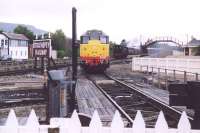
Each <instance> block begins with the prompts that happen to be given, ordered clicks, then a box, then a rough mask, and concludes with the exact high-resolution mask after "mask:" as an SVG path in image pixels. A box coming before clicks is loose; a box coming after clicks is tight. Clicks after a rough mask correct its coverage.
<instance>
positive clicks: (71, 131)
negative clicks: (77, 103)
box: [0, 109, 200, 133]
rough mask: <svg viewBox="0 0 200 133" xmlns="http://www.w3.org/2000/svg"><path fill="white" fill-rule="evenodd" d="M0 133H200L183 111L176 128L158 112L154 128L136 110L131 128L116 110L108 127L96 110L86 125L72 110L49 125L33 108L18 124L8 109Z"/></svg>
mask: <svg viewBox="0 0 200 133" xmlns="http://www.w3.org/2000/svg"><path fill="white" fill-rule="evenodd" d="M0 133H200V130H194V129H191V125H190V122H189V120H188V118H187V115H186V113H185V112H183V113H182V116H181V117H180V120H179V123H178V126H177V128H169V127H168V125H167V122H166V120H165V117H164V114H163V113H162V111H161V112H160V114H159V116H158V119H157V122H156V125H155V128H145V122H144V119H143V117H142V114H141V112H140V111H137V114H136V117H135V119H134V123H133V126H132V128H125V127H124V123H123V121H122V118H121V116H120V114H119V112H118V111H116V112H115V114H114V116H113V120H112V122H111V126H110V127H103V126H102V123H101V120H100V117H99V115H98V112H97V111H94V114H93V116H92V118H91V121H90V124H89V126H88V127H83V126H81V124H80V120H79V117H78V113H77V112H76V111H74V112H73V114H72V116H71V118H51V119H50V124H49V125H40V124H39V121H38V118H37V116H36V114H35V111H34V110H31V113H30V115H29V117H28V118H27V121H26V124H25V125H20V124H19V123H18V119H17V117H16V115H15V112H14V110H12V109H11V110H10V112H9V115H8V117H7V120H6V122H5V124H4V125H3V126H0Z"/></svg>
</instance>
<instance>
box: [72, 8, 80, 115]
mask: <svg viewBox="0 0 200 133" xmlns="http://www.w3.org/2000/svg"><path fill="white" fill-rule="evenodd" d="M77 51H78V43H77V40H76V8H75V7H73V8H72V81H73V82H72V97H71V100H72V101H71V111H73V110H74V109H75V87H76V81H77Z"/></svg>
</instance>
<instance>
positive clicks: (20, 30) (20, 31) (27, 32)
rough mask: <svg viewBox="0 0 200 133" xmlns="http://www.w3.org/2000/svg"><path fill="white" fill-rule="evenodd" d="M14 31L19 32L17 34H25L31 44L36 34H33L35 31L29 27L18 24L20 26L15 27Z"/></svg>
mask: <svg viewBox="0 0 200 133" xmlns="http://www.w3.org/2000/svg"><path fill="white" fill-rule="evenodd" d="M14 33H17V34H24V35H25V36H26V37H27V38H28V39H29V43H30V44H32V43H33V39H34V34H33V32H32V31H30V30H29V29H28V28H27V27H25V26H22V25H18V26H17V27H16V28H15V29H14Z"/></svg>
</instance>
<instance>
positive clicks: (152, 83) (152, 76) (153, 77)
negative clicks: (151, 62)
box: [151, 67, 154, 85]
mask: <svg viewBox="0 0 200 133" xmlns="http://www.w3.org/2000/svg"><path fill="white" fill-rule="evenodd" d="M151 76H152V85H153V80H154V76H153V67H152V69H151Z"/></svg>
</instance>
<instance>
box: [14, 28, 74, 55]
mask: <svg viewBox="0 0 200 133" xmlns="http://www.w3.org/2000/svg"><path fill="white" fill-rule="evenodd" d="M14 33H17V34H24V35H25V36H26V37H27V38H28V39H29V44H32V43H33V40H34V39H35V38H36V36H35V35H34V33H33V32H32V31H31V30H29V29H28V28H27V27H25V26H21V25H18V26H17V27H16V28H15V29H14ZM50 34H51V45H52V48H53V50H56V51H57V56H58V58H63V57H65V56H68V57H70V56H71V52H72V49H71V46H72V43H71V38H68V37H66V36H65V34H64V32H63V31H62V30H61V29H59V30H56V31H55V32H54V33H50ZM43 36H44V38H48V36H49V35H48V33H46V34H44V35H43ZM41 38H42V35H39V36H38V39H41Z"/></svg>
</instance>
